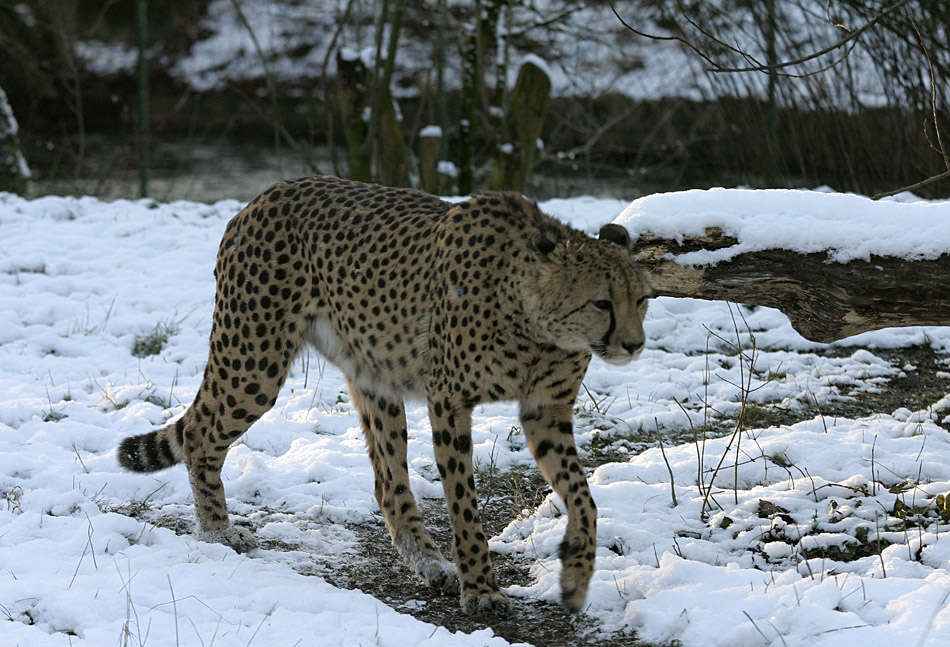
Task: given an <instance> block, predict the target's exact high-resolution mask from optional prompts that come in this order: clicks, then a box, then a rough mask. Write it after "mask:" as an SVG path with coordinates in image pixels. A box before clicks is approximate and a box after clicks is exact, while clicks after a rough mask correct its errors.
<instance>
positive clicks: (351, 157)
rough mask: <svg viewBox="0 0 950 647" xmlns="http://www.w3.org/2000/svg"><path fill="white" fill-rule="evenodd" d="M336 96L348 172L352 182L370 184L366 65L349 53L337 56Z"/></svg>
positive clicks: (343, 51)
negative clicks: (367, 141)
mask: <svg viewBox="0 0 950 647" xmlns="http://www.w3.org/2000/svg"><path fill="white" fill-rule="evenodd" d="M336 69H337V75H336V95H337V103H338V105H339V106H340V116H341V119H342V121H343V135H344V137H345V138H346V151H347V173H348V175H349V178H350V179H351V180H357V181H359V182H372V181H373V165H372V158H371V156H370V151H369V147H368V146H367V145H366V138H367V136H368V134H369V124H368V123H367V120H366V115H365V114H364V113H365V110H366V83H367V81H368V78H367V71H366V66H365V65H363V61H361V60H360V57H359V55H357V54H356V52H353V51H352V50H341V51H338V52H337V53H336Z"/></svg>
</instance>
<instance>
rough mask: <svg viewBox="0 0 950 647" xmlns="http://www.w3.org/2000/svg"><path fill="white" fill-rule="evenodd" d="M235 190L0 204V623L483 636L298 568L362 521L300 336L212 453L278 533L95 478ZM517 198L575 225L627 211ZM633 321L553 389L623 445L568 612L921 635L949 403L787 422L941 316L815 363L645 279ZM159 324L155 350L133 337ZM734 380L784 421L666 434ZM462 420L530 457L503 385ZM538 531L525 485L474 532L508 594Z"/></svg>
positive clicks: (743, 197) (188, 311) (172, 637)
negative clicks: (576, 376)
mask: <svg viewBox="0 0 950 647" xmlns="http://www.w3.org/2000/svg"><path fill="white" fill-rule="evenodd" d="M907 201H908V199H907V198H906V197H905V198H904V199H903V200H902V201H892V202H888V203H875V204H876V205H877V206H875V207H874V208H875V209H878V210H880V223H881V226H882V227H883V226H885V225H886V223H887V221H888V219H891V220H895V221H896V220H898V219H899V221H900V222H902V223H906V222H907V220H906V218H909V217H913V218H916V217H918V216H919V217H921V218H924V219H926V218H935V219H939V218H944V219H945V220H946V219H948V218H950V204H947V203H943V204H934V203H917V204H910V205H908V204H906V202H907ZM686 205H692V206H689V207H687V206H686ZM777 205H780V206H781V208H780V209H779V208H777ZM866 205H867V203H866V202H864V201H863V200H862V199H860V198H856V197H853V196H840V195H826V194H820V193H794V192H793V193H785V194H781V196H780V197H776V194H774V193H771V192H742V193H739V192H735V191H711V192H706V193H703V194H701V195H700V194H692V195H689V194H685V195H684V194H671V195H666V196H653V197H651V198H649V199H647V200H644V201H640V202H638V203H637V204H635V205H634V207H632V208H631V210H629V211H628V212H627V214H626V215H625V216H624V218H625V219H626V218H627V217H628V216H629V217H633V216H638V217H646V218H648V217H651V214H660V215H662V214H667V216H665V217H680V218H682V215H681V214H682V213H683V212H684V210H688V209H696V210H697V214H698V213H699V212H700V211H701V212H702V214H704V215H702V217H703V218H705V219H706V220H704V221H703V222H707V221H710V219H713V218H714V217H725V216H729V214H736V213H739V212H743V213H744V212H750V213H760V214H769V213H771V214H774V215H776V216H778V217H781V218H805V217H807V216H809V214H810V213H811V212H812V211H813V210H814V209H822V210H824V211H825V214H826V215H825V216H823V217H825V218H826V219H830V220H835V219H837V220H838V223H839V225H840V223H842V222H847V223H848V225H849V226H847V227H840V226H839V227H838V229H839V230H840V231H841V232H843V233H842V235H845V233H847V232H853V231H854V230H860V229H861V228H862V227H863V226H864V225H863V224H862V222H861V220H860V215H861V213H862V212H863V211H864V207H865V206H866ZM241 206H242V205H241V204H239V203H237V202H234V201H226V202H219V203H216V204H213V205H206V204H198V203H190V202H176V203H171V204H158V203H154V202H151V201H148V200H141V201H133V202H130V201H117V202H112V203H104V202H100V201H98V200H96V199H93V198H79V199H75V198H58V197H45V198H40V199H36V200H32V201H27V200H23V199H21V198H18V197H15V196H11V195H9V194H0V636H2V637H3V643H4V644H10V645H15V644H16V645H29V646H34V645H36V646H42V645H57V646H58V645H76V646H79V645H90V646H93V645H105V644H136V645H138V644H147V645H150V646H154V645H157V646H162V645H178V644H205V645H208V644H212V643H213V644H217V645H231V644H239V645H246V644H253V645H255V646H256V647H261V646H269V645H294V644H298V642H299V644H301V645H305V644H314V643H313V642H312V640H313V637H314V636H319V637H320V643H319V644H326V645H346V646H349V645H353V646H355V645H367V644H379V645H393V646H396V645H417V644H418V645H433V646H434V645H505V644H507V643H506V641H505V640H503V639H502V638H499V637H497V636H494V635H493V634H492V632H491V631H490V630H483V631H481V632H476V633H474V634H462V633H458V634H452V633H450V632H449V631H448V630H446V629H444V628H440V627H436V626H433V625H430V624H426V623H423V622H421V621H418V620H416V619H414V618H412V617H411V616H409V615H405V614H404V613H399V612H398V611H397V610H395V609H393V608H391V607H389V606H387V605H386V604H385V603H383V602H381V601H379V600H376V599H374V598H372V597H371V596H369V595H367V594H364V593H360V592H358V591H347V590H341V589H337V588H334V587H332V586H331V585H329V584H327V583H326V582H325V581H323V580H322V579H321V578H320V577H318V576H305V575H303V574H301V573H300V571H304V572H306V568H305V565H306V563H307V562H308V560H309V561H313V560H316V561H320V560H323V561H330V560H346V559H348V555H352V554H354V553H355V552H356V551H358V547H357V543H356V535H355V534H354V533H353V532H352V530H351V529H350V528H352V526H351V525H349V526H348V524H352V523H354V522H367V521H368V522H373V523H380V524H381V519H380V515H379V510H378V508H377V506H376V503H375V500H374V498H373V476H372V471H371V469H370V465H369V460H368V458H367V457H366V455H365V450H364V444H363V440H362V438H361V434H360V430H359V426H358V421H357V418H356V416H355V414H354V412H353V409H352V407H351V406H350V399H349V395H348V394H347V392H346V387H345V383H344V380H343V378H342V376H341V375H340V374H339V373H338V372H337V371H336V369H334V368H333V367H332V366H329V365H327V364H326V363H325V362H323V361H322V360H321V359H320V358H319V357H318V356H309V357H304V358H302V359H301V361H300V362H299V363H298V364H297V366H296V369H295V371H294V374H293V375H292V376H291V378H290V379H289V381H288V384H287V385H286V386H285V387H284V390H283V392H282V395H281V398H280V399H279V401H278V403H277V405H276V406H275V407H274V409H273V410H272V411H271V412H270V413H268V414H267V415H266V416H264V417H263V418H262V419H261V420H260V421H258V422H257V423H256V424H255V425H254V426H253V427H252V428H251V430H250V431H249V432H248V434H247V435H246V436H245V437H244V438H243V439H242V440H241V441H240V442H239V444H238V445H236V446H235V447H234V448H233V449H232V451H231V453H230V454H229V457H228V460H227V463H226V465H225V470H224V478H225V481H226V488H227V492H228V504H229V507H230V509H231V510H232V512H233V513H234V514H235V515H237V516H238V517H239V518H241V519H243V520H245V521H248V522H250V523H251V524H252V525H253V526H254V527H255V532H256V534H257V535H258V537H259V538H261V539H276V540H281V541H283V542H285V543H286V544H289V545H293V546H298V547H300V550H264V549H258V550H255V551H252V552H251V553H250V554H249V555H243V556H241V555H237V554H235V553H233V552H232V551H230V550H229V549H226V548H224V547H222V546H217V545H210V544H203V543H200V542H198V541H195V540H194V539H192V538H190V537H189V536H180V535H177V534H175V533H174V532H172V531H171V530H168V529H164V528H159V527H156V526H154V525H151V524H149V523H147V522H145V521H140V520H136V519H133V518H131V517H129V516H125V515H123V514H120V513H119V512H130V511H131V510H133V509H139V510H144V509H148V510H149V512H148V513H147V514H146V515H145V517H146V518H147V517H149V515H161V516H163V517H170V518H176V517H181V518H183V519H187V518H190V515H191V509H190V508H191V506H190V504H191V492H190V490H189V487H188V483H187V478H186V476H185V472H184V469H183V468H181V467H178V468H173V469H171V470H168V471H166V472H160V473H157V474H154V475H141V474H129V473H124V472H123V471H121V470H120V469H119V467H118V464H117V463H116V459H115V447H116V445H117V444H118V442H119V440H121V439H122V438H124V437H126V436H128V435H132V434H139V433H143V432H145V431H149V430H151V429H153V428H154V427H155V426H157V425H160V424H162V423H163V422H164V421H166V420H168V419H169V418H170V417H172V416H175V415H177V414H179V413H181V412H182V411H183V410H184V408H185V406H186V405H187V404H188V403H189V402H190V401H191V399H192V396H193V394H194V392H195V390H196V389H197V387H198V384H199V381H200V378H201V373H202V370H203V368H204V363H205V360H206V356H207V336H208V333H209V327H210V320H211V310H212V297H213V293H214V283H213V278H212V273H211V271H212V267H213V262H214V256H215V253H216V249H217V245H218V241H219V239H220V237H221V234H222V232H223V229H224V226H225V224H226V222H227V220H228V219H229V218H230V216H232V215H233V214H234V213H236V212H237V211H238V210H239V209H240V207H241ZM542 207H543V208H544V209H545V210H546V211H548V212H549V213H552V214H553V215H557V216H560V217H561V218H563V219H565V220H567V221H570V222H572V223H574V224H575V225H576V226H578V227H582V228H584V229H585V230H588V231H596V229H597V228H598V227H599V225H600V224H602V223H604V222H607V221H610V220H612V219H614V218H616V217H617V216H618V214H620V213H621V212H622V211H623V210H624V208H625V207H627V203H626V202H623V201H617V200H596V199H593V198H576V199H570V200H552V201H549V202H547V203H544V204H542ZM826 207H827V209H826ZM669 214H674V215H673V216H670V215H669ZM675 214H680V215H678V216H677V215H675ZM711 214H713V215H711ZM714 214H719V216H715V215H714ZM723 214H725V216H723ZM927 214H930V215H927ZM812 215H814V214H812ZM875 217H877V216H875ZM627 222H630V221H629V220H627ZM735 226H736V227H737V231H739V230H741V229H742V227H741V226H740V225H735ZM921 226H923V225H921ZM935 226H937V225H935ZM904 227H905V228H906V227H907V225H906V224H905V225H904ZM938 228H939V227H938ZM750 231H753V233H754V229H753V230H750ZM935 231H936V230H935ZM942 236H945V234H944V233H935V234H933V236H931V237H930V238H929V239H928V243H931V244H934V237H942ZM750 240H751V239H750ZM823 242H825V243H828V242H829V241H828V240H825V241H823ZM943 244H944V246H950V240H947V239H945V238H944V239H943ZM851 245H852V243H851V242H847V243H844V244H843V246H842V249H844V248H845V247H848V246H851ZM936 245H937V246H938V247H939V245H940V243H936ZM832 247H833V245H832ZM646 329H647V333H648V338H649V339H648V342H647V349H646V350H645V351H644V353H643V355H642V357H641V359H640V360H639V361H638V362H636V363H634V364H632V365H630V366H626V367H612V366H608V365H606V364H604V363H602V362H598V361H595V362H594V363H593V364H592V368H591V370H590V372H589V374H588V376H587V379H586V380H585V386H586V390H585V393H584V394H583V395H582V397H581V399H580V400H579V402H578V412H577V437H578V442H579V445H580V446H581V447H582V452H584V453H587V454H588V455H590V453H591V452H592V451H593V450H594V448H598V447H599V448H603V447H605V446H609V447H610V448H611V451H612V452H614V453H615V454H616V453H622V452H623V451H629V452H630V458H629V460H627V461H625V462H609V463H606V464H603V465H601V466H600V467H598V468H597V469H595V470H593V472H592V473H591V475H590V482H591V486H592V489H593V493H594V496H595V499H596V501H597V503H598V506H599V513H598V516H599V520H598V524H599V533H598V552H597V570H596V573H595V575H594V580H593V582H592V586H591V591H590V595H589V599H588V602H589V606H588V608H587V610H586V612H587V614H588V615H589V616H590V617H591V618H592V619H593V622H594V623H595V625H596V626H599V627H600V628H602V629H603V630H605V631H613V630H618V629H628V630H633V631H636V632H637V634H638V635H639V637H640V638H642V639H644V640H650V641H656V642H658V643H661V644H663V643H669V642H671V641H674V640H678V641H681V642H682V644H684V645H696V646H700V645H702V646H706V645H720V644H721V645H773V646H778V645H788V646H792V645H808V646H813V645H840V644H844V643H846V642H847V643H854V642H858V641H860V642H861V643H862V644H863V645H864V646H866V647H874V646H881V647H884V646H890V645H894V644H908V645H928V646H931V647H936V646H939V645H943V646H946V645H950V614H948V612H947V608H948V607H950V600H948V596H950V504H948V503H947V499H946V498H945V497H946V495H948V494H950V460H947V457H948V456H950V435H948V432H947V431H946V430H945V429H944V428H942V427H941V426H939V425H938V424H936V423H937V422H941V421H942V420H943V419H944V417H945V416H947V413H950V412H948V411H946V409H950V396H948V397H944V398H942V399H938V401H935V402H932V403H930V405H931V406H929V407H927V408H926V409H924V410H919V411H911V410H908V409H898V410H896V411H880V412H878V413H877V414H876V415H873V416H870V417H865V418H860V419H853V420H852V419H843V418H840V417H839V418H837V419H832V418H824V417H822V416H820V415H819V416H816V417H812V415H811V414H808V413H807V412H808V411H814V410H815V405H816V404H817V405H818V406H821V405H822V404H825V403H828V402H830V401H833V400H836V399H840V398H844V397H854V396H855V394H857V395H858V397H860V394H861V393H864V392H869V393H872V394H873V393H874V392H876V391H879V390H880V389H882V388H885V386H886V382H887V380H888V379H889V378H892V377H894V376H896V375H898V374H900V373H901V372H912V371H913V370H914V367H913V366H912V365H910V364H906V365H901V366H893V365H892V364H891V363H889V362H887V361H885V360H883V359H882V358H880V357H878V356H877V355H875V354H874V349H876V348H882V347H887V348H901V347H904V346H910V345H915V344H930V345H932V346H933V347H934V348H936V349H938V350H940V351H941V352H946V351H947V350H950V329H947V328H906V329H891V330H886V331H880V332H875V333H866V334H864V335H862V336H860V338H858V339H856V340H855V339H852V340H849V341H848V343H849V344H851V345H854V344H859V345H860V347H848V349H847V350H845V351H842V352H838V353H835V354H834V356H828V355H827V354H824V353H821V352H819V351H821V350H822V349H823V348H824V347H823V346H820V345H818V344H813V343H810V342H807V341H805V340H803V339H802V338H801V337H799V336H798V335H797V334H796V333H795V332H794V331H793V330H792V329H791V327H790V325H789V323H788V320H787V319H786V318H785V317H784V316H783V315H781V314H780V313H778V312H777V311H774V310H769V309H766V308H756V309H750V308H745V307H738V306H729V305H728V304H724V303H712V302H702V301H692V300H674V299H663V298H661V299H656V300H655V301H654V303H652V304H651V306H650V311H649V315H648V318H647V322H646ZM156 333H157V335H156ZM162 333H164V334H166V335H167V342H166V343H165V344H164V345H163V346H162V347H161V350H160V352H158V353H157V354H153V355H147V354H144V353H140V354H143V355H144V356H143V357H137V356H135V355H134V354H133V349H135V348H137V347H138V348H139V349H140V350H141V347H142V346H143V342H144V340H147V338H150V337H151V338H155V337H161V336H162ZM159 345H161V344H159ZM739 346H741V348H742V352H741V353H739V352H737V347H739ZM948 377H950V368H948ZM849 394H850V396H849ZM743 399H745V401H746V403H747V406H755V405H768V404H775V405H778V406H781V407H783V408H785V409H788V410H791V411H799V412H801V418H802V419H803V420H804V421H803V422H800V423H798V424H795V425H792V426H791V427H781V428H765V429H754V428H753V429H745V430H743V431H742V432H741V433H740V434H738V435H737V436H736V437H733V436H732V435H731V434H727V435H726V437H724V438H712V437H710V438H709V439H707V440H705V441H703V440H699V441H698V442H688V443H683V442H682V439H683V438H684V437H687V436H688V434H689V433H690V428H691V427H692V428H693V429H695V431H696V433H697V434H701V433H702V427H703V421H704V417H706V416H714V417H716V418H717V419H719V420H726V421H728V420H729V419H730V418H732V419H734V418H735V416H736V415H738V413H739V411H740V409H741V408H742V400H743ZM408 417H409V423H410V432H409V433H410V436H411V442H410V449H409V451H410V455H409V460H410V468H411V475H412V486H413V489H414V491H415V492H416V494H417V496H421V497H441V486H440V485H439V483H438V482H437V481H436V480H435V476H436V474H437V472H436V470H435V469H434V466H433V457H432V447H431V441H430V438H429V427H428V421H427V419H426V415H425V407H424V405H423V404H422V403H410V404H409V406H408ZM653 430H658V431H659V432H660V434H662V435H664V436H665V437H666V441H665V459H664V457H663V455H662V453H661V451H660V449H659V448H653V449H648V450H647V451H644V452H642V453H640V454H638V455H633V454H634V449H635V448H634V447H633V445H634V444H635V443H631V442H627V441H628V439H630V438H642V437H643V436H644V434H647V435H649V434H650V433H652V432H653ZM677 439H679V440H677ZM473 440H474V444H475V456H476V461H477V463H478V465H479V466H480V468H481V469H482V470H483V471H490V470H489V469H488V468H491V469H499V470H504V469H506V468H508V467H511V466H515V465H532V463H533V461H532V459H531V456H530V454H529V452H528V450H527V449H526V447H525V445H524V442H523V439H522V437H521V435H520V430H519V429H517V416H516V410H515V408H514V406H512V405H491V406H484V407H481V408H480V409H479V410H477V411H476V419H475V422H474V428H473ZM667 462H668V464H669V468H668V467H667ZM717 467H718V469H717ZM669 470H672V480H673V483H674V484H675V485H674V486H673V490H675V494H676V499H677V505H675V506H674V505H673V504H672V498H671V484H670V480H671V477H670V471H669ZM129 504H131V506H130V505H129ZM565 523H566V518H565V517H564V515H563V512H562V507H561V504H560V502H559V501H558V500H557V499H556V497H548V499H546V500H545V501H544V502H543V503H542V504H541V505H540V506H539V507H538V508H537V509H536V510H525V512H524V514H523V515H522V516H521V517H520V518H518V519H514V520H513V521H512V523H511V524H510V525H509V526H508V527H507V528H506V529H505V530H504V531H503V532H502V533H501V534H500V535H499V536H497V537H495V538H493V539H492V541H491V545H492V548H493V549H494V550H496V551H498V552H508V553H511V554H513V555H515V556H517V557H518V558H519V559H524V560H525V563H527V564H529V565H530V568H531V570H532V573H533V574H534V576H535V581H534V582H533V583H532V584H531V585H529V586H525V587H518V586H516V587H510V588H509V589H508V591H509V593H510V594H512V595H515V596H528V597H536V598H541V599H544V600H551V601H556V599H557V597H558V590H557V580H558V565H557V546H558V542H559V541H560V537H561V535H562V533H563V531H564V527H565ZM407 577H408V573H407Z"/></svg>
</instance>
